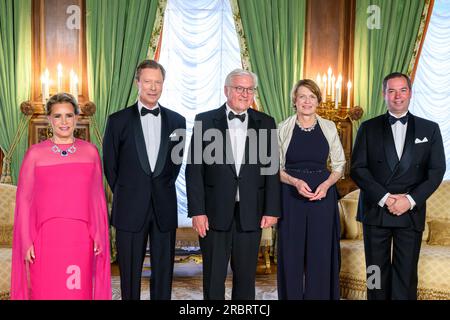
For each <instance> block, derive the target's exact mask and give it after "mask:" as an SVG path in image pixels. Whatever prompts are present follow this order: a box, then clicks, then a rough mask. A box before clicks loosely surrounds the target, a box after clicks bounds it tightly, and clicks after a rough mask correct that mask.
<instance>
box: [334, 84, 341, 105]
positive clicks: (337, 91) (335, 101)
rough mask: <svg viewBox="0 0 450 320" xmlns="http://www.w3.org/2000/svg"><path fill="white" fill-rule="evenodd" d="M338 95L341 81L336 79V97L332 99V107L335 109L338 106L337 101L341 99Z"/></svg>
mask: <svg viewBox="0 0 450 320" xmlns="http://www.w3.org/2000/svg"><path fill="white" fill-rule="evenodd" d="M340 96H341V83H340V82H339V81H337V82H336V97H335V99H334V108H335V109H338V108H339V102H340V101H341V99H340Z"/></svg>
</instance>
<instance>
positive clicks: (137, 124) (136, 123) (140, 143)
mask: <svg viewBox="0 0 450 320" xmlns="http://www.w3.org/2000/svg"><path fill="white" fill-rule="evenodd" d="M133 108H134V113H133V118H132V119H133V120H132V122H133V123H132V126H133V128H134V141H135V142H136V151H137V153H138V157H139V162H140V163H141V167H142V170H144V172H145V173H146V174H148V175H150V174H151V169H150V163H149V162H148V155H147V148H146V147H145V139H144V133H143V132H142V124H141V118H140V115H139V108H138V105H137V104H135V105H134V106H133Z"/></svg>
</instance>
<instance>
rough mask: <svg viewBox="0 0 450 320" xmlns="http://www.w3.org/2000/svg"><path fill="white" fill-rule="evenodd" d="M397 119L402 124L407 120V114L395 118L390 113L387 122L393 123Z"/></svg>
mask: <svg viewBox="0 0 450 320" xmlns="http://www.w3.org/2000/svg"><path fill="white" fill-rule="evenodd" d="M397 121H400V122H401V123H402V124H406V123H407V122H408V114H406V115H404V116H403V117H401V118H396V117H394V116H392V115H389V123H390V124H391V125H393V124H394V123H396V122H397Z"/></svg>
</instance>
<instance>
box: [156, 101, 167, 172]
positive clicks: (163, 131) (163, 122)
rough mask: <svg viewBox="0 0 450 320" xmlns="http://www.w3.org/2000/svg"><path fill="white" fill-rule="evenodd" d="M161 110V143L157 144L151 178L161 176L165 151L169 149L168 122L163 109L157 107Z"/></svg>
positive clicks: (165, 156) (165, 155) (164, 161)
mask: <svg viewBox="0 0 450 320" xmlns="http://www.w3.org/2000/svg"><path fill="white" fill-rule="evenodd" d="M159 108H160V110H161V113H160V115H161V141H160V143H159V151H158V158H157V159H156V164H155V170H154V172H153V177H157V176H159V175H160V174H161V172H162V170H163V169H164V164H165V163H166V158H167V150H168V148H169V120H168V118H167V113H166V111H165V109H164V108H163V107H161V106H159Z"/></svg>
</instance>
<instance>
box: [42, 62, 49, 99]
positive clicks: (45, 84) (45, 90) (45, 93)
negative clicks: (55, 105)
mask: <svg viewBox="0 0 450 320" xmlns="http://www.w3.org/2000/svg"><path fill="white" fill-rule="evenodd" d="M41 82H42V89H41V90H42V104H45V103H46V102H47V99H48V97H49V96H50V72H49V71H48V69H45V71H44V73H43V74H42V76H41Z"/></svg>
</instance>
